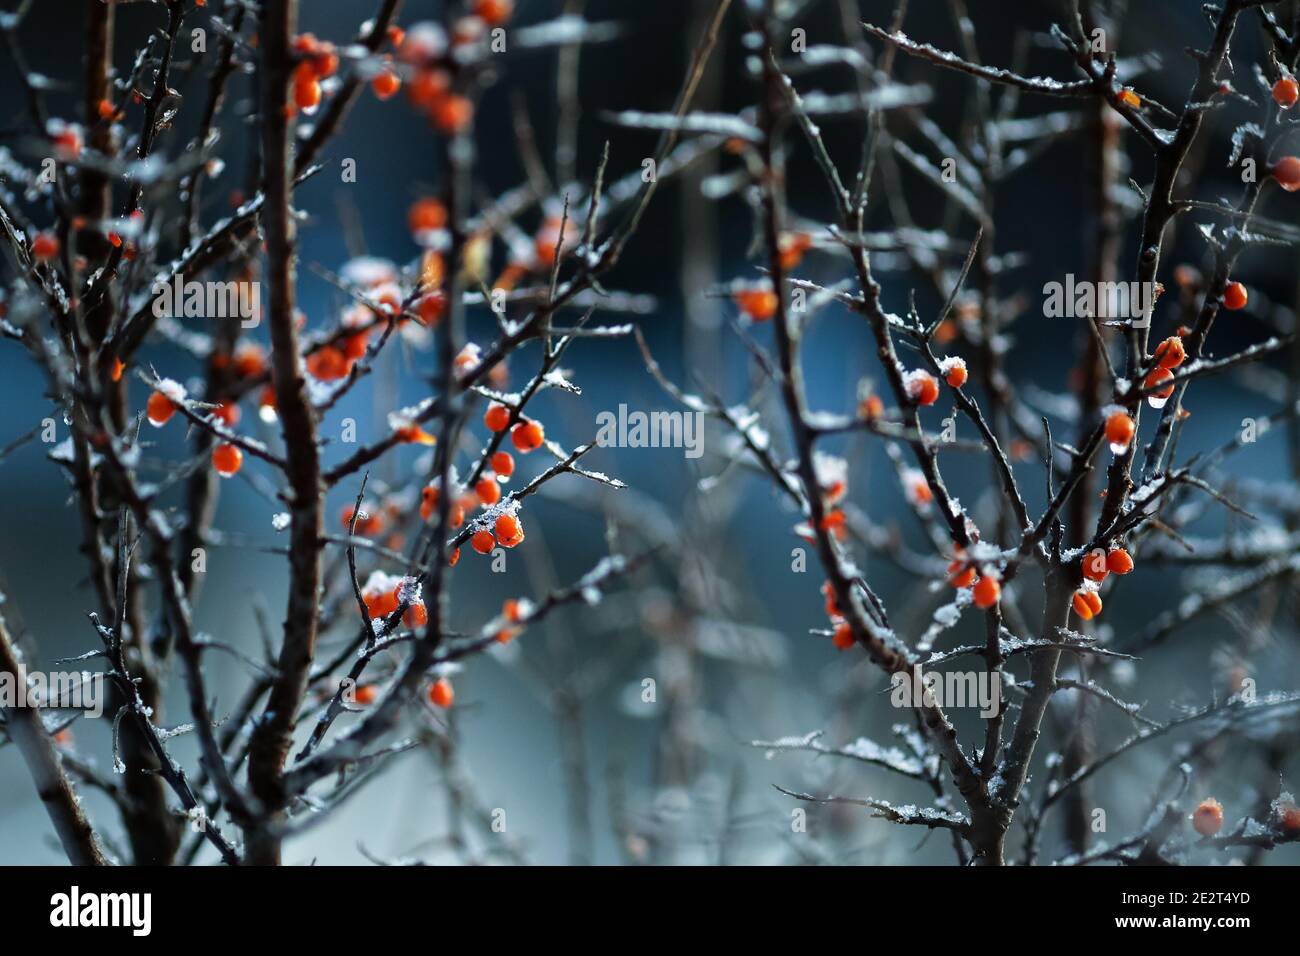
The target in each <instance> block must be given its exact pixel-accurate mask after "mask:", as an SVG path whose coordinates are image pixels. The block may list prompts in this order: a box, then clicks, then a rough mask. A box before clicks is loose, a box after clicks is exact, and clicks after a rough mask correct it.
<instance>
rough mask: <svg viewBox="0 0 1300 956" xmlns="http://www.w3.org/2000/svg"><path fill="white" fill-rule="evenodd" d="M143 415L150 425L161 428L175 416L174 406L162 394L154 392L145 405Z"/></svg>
mask: <svg viewBox="0 0 1300 956" xmlns="http://www.w3.org/2000/svg"><path fill="white" fill-rule="evenodd" d="M145 413H146V414H147V415H148V417H149V424H150V425H154V426H156V427H158V428H161V427H162V426H163V425H166V424H167V422H168V421H170V420H171V417H172V416H173V415H175V414H176V406H175V405H173V404H172V400H171V399H170V398H168V397H167V396H166V395H164V394H163V393H162V392H154V393H152V394H151V395H150V396H149V400H148V401H147V402H146V403H145Z"/></svg>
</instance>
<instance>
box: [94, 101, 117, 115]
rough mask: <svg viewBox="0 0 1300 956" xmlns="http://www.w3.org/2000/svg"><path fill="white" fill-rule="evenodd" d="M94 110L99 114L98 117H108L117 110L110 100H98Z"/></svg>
mask: <svg viewBox="0 0 1300 956" xmlns="http://www.w3.org/2000/svg"><path fill="white" fill-rule="evenodd" d="M95 112H96V113H98V114H99V118H100V119H109V118H111V117H112V116H113V114H114V113H116V112H117V109H116V108H115V107H114V106H113V103H112V101H111V100H100V101H99V102H98V103H97V104H96V105H95Z"/></svg>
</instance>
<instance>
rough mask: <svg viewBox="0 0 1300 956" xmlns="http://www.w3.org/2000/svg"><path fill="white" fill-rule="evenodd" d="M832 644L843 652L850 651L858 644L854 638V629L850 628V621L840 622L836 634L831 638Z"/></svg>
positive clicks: (836, 626)
mask: <svg viewBox="0 0 1300 956" xmlns="http://www.w3.org/2000/svg"><path fill="white" fill-rule="evenodd" d="M831 643H832V644H834V645H835V646H836V647H837V648H838V649H839V650H841V651H844V650H848V649H849V648H850V647H852V646H853V645H854V644H855V643H857V642H856V641H855V640H854V638H853V628H851V627H849V622H848V621H839V622H838V623H837V624H836V625H835V633H834V635H833V636H832V637H831Z"/></svg>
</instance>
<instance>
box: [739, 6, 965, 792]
mask: <svg viewBox="0 0 1300 956" xmlns="http://www.w3.org/2000/svg"><path fill="white" fill-rule="evenodd" d="M768 16H770V14H768ZM754 29H755V30H756V31H758V32H759V33H761V40H762V44H763V45H762V48H763V50H764V55H763V57H762V63H761V70H762V73H761V76H760V77H759V90H760V94H759V95H760V100H759V128H760V129H761V131H762V134H763V137H762V142H761V144H760V145H759V147H758V149H759V154H760V158H761V162H762V165H763V168H764V176H763V181H762V183H761V190H762V206H763V222H762V229H763V241H764V245H765V247H766V252H767V255H768V258H769V263H768V270H769V275H770V276H771V281H772V287H773V288H774V289H775V290H776V293H777V294H776V309H775V314H774V315H773V320H774V326H775V335H776V342H777V350H778V356H779V366H780V370H781V380H780V382H779V388H780V392H781V397H782V402H783V404H784V407H785V410H786V414H787V417H788V419H789V422H790V428H791V432H792V435H793V438H794V444H795V450H796V472H797V474H798V477H799V480H800V482H801V483H802V485H803V493H804V497H805V500H806V502H807V505H808V514H809V519H810V523H811V525H812V529H813V533H814V543H815V545H816V547H817V552H818V556H819V558H820V560H821V563H822V566H823V568H824V569H825V571H826V573H827V577H828V580H829V581H830V585H831V589H832V590H833V592H834V595H835V600H836V605H837V606H838V607H839V608H841V609H842V610H843V611H845V612H846V621H847V622H848V624H849V626H850V628H851V629H852V633H853V637H854V639H855V641H856V642H857V643H859V644H861V645H862V646H863V647H864V648H865V649H866V650H867V652H868V655H869V656H870V658H871V659H872V661H873V662H874V663H876V664H877V665H878V666H880V667H882V668H883V669H884V670H885V671H886V672H888V673H897V672H906V671H907V670H908V669H909V668H910V667H911V664H912V661H911V655H910V654H909V653H908V652H907V651H906V650H905V649H904V648H903V646H902V645H901V644H900V643H899V642H898V641H897V639H896V638H895V637H894V636H893V634H892V632H890V631H882V630H881V628H880V627H879V626H878V625H877V624H876V623H875V622H874V621H873V620H872V619H871V617H870V616H869V615H868V614H867V613H866V611H865V610H864V609H863V607H862V604H861V603H860V600H861V599H860V598H859V597H858V596H857V594H856V588H855V587H854V586H853V582H852V580H851V578H850V576H849V574H848V573H846V571H845V569H844V567H843V565H842V563H841V558H840V555H839V553H838V551H837V550H836V546H835V544H834V543H833V542H832V540H831V536H830V532H829V529H828V527H827V525H826V523H825V508H824V504H823V499H822V493H821V486H820V484H819V482H818V480H817V474H816V470H815V468H814V465H813V445H814V442H815V440H816V438H815V435H814V433H813V432H812V430H811V429H810V428H809V426H808V418H807V411H806V409H805V407H804V392H803V377H802V373H801V369H800V366H799V359H798V354H797V348H798V344H797V340H796V338H795V334H796V333H795V331H794V330H793V329H792V327H791V325H790V320H789V316H788V314H787V312H786V294H785V271H786V270H785V268H784V266H783V263H782V259H781V249H780V236H781V217H782V214H783V200H782V195H781V185H780V184H781V182H782V177H783V175H784V173H783V168H782V154H781V145H780V143H779V140H778V136H779V133H778V129H777V126H778V124H779V122H780V120H779V113H778V111H779V110H780V108H781V105H782V103H788V102H790V99H789V96H788V91H789V90H790V89H791V87H790V85H789V83H788V81H787V80H786V78H785V77H784V76H783V75H782V74H781V72H780V70H779V68H778V67H777V65H776V61H775V56H774V54H773V52H772V43H771V30H772V29H773V26H772V24H771V22H770V21H769V20H768V19H767V17H766V16H765V17H764V18H763V19H762V20H761V22H760V23H759V24H756V25H755V27H754ZM807 129H808V127H807V126H805V130H806V131H807ZM814 132H815V131H814ZM823 152H824V150H823ZM823 170H824V171H826V174H827V178H828V180H829V182H830V185H831V188H832V192H833V194H834V195H835V196H836V197H838V199H837V201H838V203H839V205H840V208H841V211H842V212H843V213H844V214H845V216H846V218H847V216H848V215H849V214H851V212H852V210H851V208H850V206H849V195H848V193H847V192H846V191H845V190H844V189H843V186H842V185H841V184H840V183H839V180H838V175H837V174H835V173H834V167H833V164H831V165H830V166H829V168H828V167H827V166H825V165H823ZM858 224H859V226H860V219H859V223H858ZM846 225H847V223H846ZM859 263H860V268H866V266H865V256H863V255H861V253H860V251H859ZM867 278H869V272H868V273H867ZM876 291H878V287H877V289H876ZM863 292H864V301H866V302H868V303H870V305H871V306H872V307H874V315H873V316H872V318H873V320H874V321H873V326H874V328H875V330H876V333H877V341H878V343H879V347H880V353H881V359H882V362H884V363H885V364H886V367H887V370H888V371H889V372H890V373H891V379H892V380H894V381H895V383H896V386H897V388H896V394H897V396H898V399H899V404H900V406H902V407H907V406H909V405H911V415H910V421H909V422H908V424H909V426H910V427H911V428H913V429H915V430H917V431H918V432H919V431H920V426H919V421H918V420H917V417H916V410H915V405H914V404H912V403H910V402H909V401H908V399H907V397H906V395H907V391H906V388H905V386H904V385H903V382H902V375H901V371H900V370H899V368H898V365H897V359H896V358H895V356H894V354H893V344H892V341H891V340H890V338H889V331H888V322H887V320H886V319H885V318H884V316H883V314H882V313H881V312H880V311H879V308H878V306H877V305H876V304H875V302H874V301H873V295H872V289H871V287H869V286H866V285H865V284H864V289H863ZM918 458H920V459H921V461H922V462H923V465H922V467H923V469H924V468H926V467H927V466H928V469H929V471H928V473H927V476H926V477H927V480H928V481H929V483H930V484H931V487H932V488H933V487H934V486H935V485H936V484H937V485H938V489H939V490H938V493H937V494H936V495H935V497H936V498H938V499H939V500H940V502H941V504H942V505H943V506H944V507H945V510H946V511H948V512H949V513H948V514H946V515H945V518H946V519H948V520H949V521H951V520H954V519H956V517H957V516H956V515H953V514H952V512H951V510H950V509H948V508H947V507H946V506H947V504H948V496H947V492H946V489H944V488H943V486H942V480H941V479H939V477H938V473H937V468H936V466H935V460H934V456H933V453H929V454H926V455H922V454H921V453H920V452H918ZM957 510H958V512H960V509H957ZM959 527H960V540H961V541H962V542H963V543H965V542H967V541H968V540H969V539H968V538H967V535H966V530H965V528H964V526H960V523H959ZM919 710H920V711H921V714H920V715H919V716H920V718H921V720H922V722H923V725H924V727H925V730H926V733H927V734H928V736H929V738H930V740H931V741H932V742H933V744H934V746H935V747H936V748H937V750H938V751H939V753H940V754H941V755H942V757H943V758H944V760H945V762H946V763H947V764H948V767H949V770H950V771H951V773H952V775H953V778H954V780H955V782H956V784H957V787H958V789H959V790H960V791H961V793H962V796H963V797H964V798H965V799H966V800H967V802H968V804H969V805H971V807H972V812H978V810H977V809H976V808H981V809H982V808H984V807H986V806H987V804H986V803H985V801H984V799H983V794H982V783H981V782H980V780H979V778H978V774H977V772H976V770H975V767H974V766H973V765H972V764H971V762H970V760H969V759H968V758H967V757H966V755H965V753H964V752H963V751H962V749H961V746H960V744H959V743H958V741H957V732H956V729H955V728H954V727H953V726H952V724H951V723H950V722H949V720H948V718H947V716H946V715H945V714H944V712H943V710H942V709H941V708H939V707H938V706H933V705H930V704H926V705H923V706H922V707H921V708H919Z"/></svg>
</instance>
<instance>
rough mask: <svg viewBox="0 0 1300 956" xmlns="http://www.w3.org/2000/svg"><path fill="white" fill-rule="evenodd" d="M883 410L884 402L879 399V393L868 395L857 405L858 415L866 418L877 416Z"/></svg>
mask: <svg viewBox="0 0 1300 956" xmlns="http://www.w3.org/2000/svg"><path fill="white" fill-rule="evenodd" d="M884 410H885V403H884V402H882V401H881V400H880V396H879V395H868V396H867V397H866V398H865V399H863V401H862V403H861V404H860V405H858V415H859V416H860V417H862V418H865V419H867V420H871V419H873V418H879V417H880V416H881V414H882V413H883V412H884Z"/></svg>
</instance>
